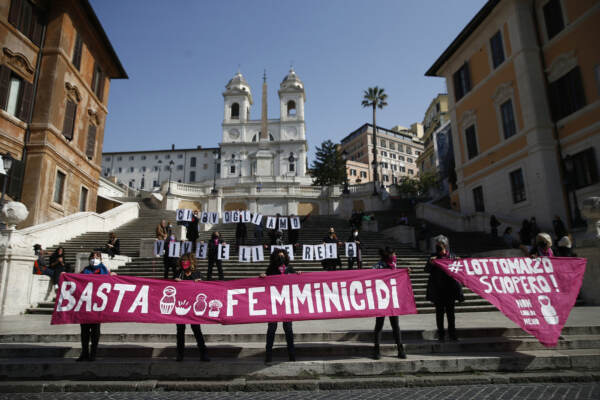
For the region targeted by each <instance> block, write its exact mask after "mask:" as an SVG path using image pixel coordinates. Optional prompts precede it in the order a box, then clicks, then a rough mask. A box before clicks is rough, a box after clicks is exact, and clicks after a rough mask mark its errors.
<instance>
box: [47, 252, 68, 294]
mask: <svg viewBox="0 0 600 400" xmlns="http://www.w3.org/2000/svg"><path fill="white" fill-rule="evenodd" d="M48 264H49V269H50V271H51V273H50V274H49V275H50V276H51V277H52V285H54V289H55V290H58V280H59V278H60V274H62V273H63V272H67V264H66V263H65V249H64V248H63V247H62V246H59V247H58V248H57V249H56V250H54V253H52V254H51V255H50V259H49V260H48Z"/></svg>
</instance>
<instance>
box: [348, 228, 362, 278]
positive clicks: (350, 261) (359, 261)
mask: <svg viewBox="0 0 600 400" xmlns="http://www.w3.org/2000/svg"><path fill="white" fill-rule="evenodd" d="M347 242H351V243H356V257H348V269H352V267H354V261H356V267H357V268H358V269H361V268H362V252H361V250H360V237H359V236H358V228H353V229H352V233H351V234H350V237H349V238H348V240H347Z"/></svg>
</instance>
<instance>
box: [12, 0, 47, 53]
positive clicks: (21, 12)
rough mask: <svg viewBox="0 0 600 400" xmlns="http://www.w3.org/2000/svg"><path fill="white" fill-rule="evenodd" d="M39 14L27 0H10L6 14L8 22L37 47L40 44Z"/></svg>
mask: <svg viewBox="0 0 600 400" xmlns="http://www.w3.org/2000/svg"><path fill="white" fill-rule="evenodd" d="M40 14H41V13H40V12H39V11H38V10H37V8H35V7H34V6H33V5H32V4H31V3H30V2H29V1H28V0H12V2H11V5H10V11H9V14H8V22H10V23H11V24H12V25H13V26H14V27H15V28H17V29H18V30H19V31H20V32H21V33H23V34H24V35H25V36H27V37H28V38H29V39H31V41H32V42H33V43H35V44H36V46H38V47H39V46H40V45H41V44H42V22H41V20H40V16H41V15H40Z"/></svg>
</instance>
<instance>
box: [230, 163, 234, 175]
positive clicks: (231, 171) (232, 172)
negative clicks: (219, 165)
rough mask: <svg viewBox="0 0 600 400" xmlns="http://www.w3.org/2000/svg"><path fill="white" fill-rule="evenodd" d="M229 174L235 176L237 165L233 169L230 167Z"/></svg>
mask: <svg viewBox="0 0 600 400" xmlns="http://www.w3.org/2000/svg"><path fill="white" fill-rule="evenodd" d="M229 173H231V174H235V165H232V166H231V167H229Z"/></svg>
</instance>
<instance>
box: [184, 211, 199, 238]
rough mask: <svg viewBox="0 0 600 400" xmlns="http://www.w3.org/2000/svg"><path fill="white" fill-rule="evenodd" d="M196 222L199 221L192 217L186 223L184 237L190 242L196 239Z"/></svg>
mask: <svg viewBox="0 0 600 400" xmlns="http://www.w3.org/2000/svg"><path fill="white" fill-rule="evenodd" d="M198 222H200V220H199V219H198V218H197V217H196V216H195V215H194V216H192V220H191V221H190V222H188V223H187V226H186V232H185V236H186V237H187V240H189V241H191V242H195V241H196V240H197V239H198Z"/></svg>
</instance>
